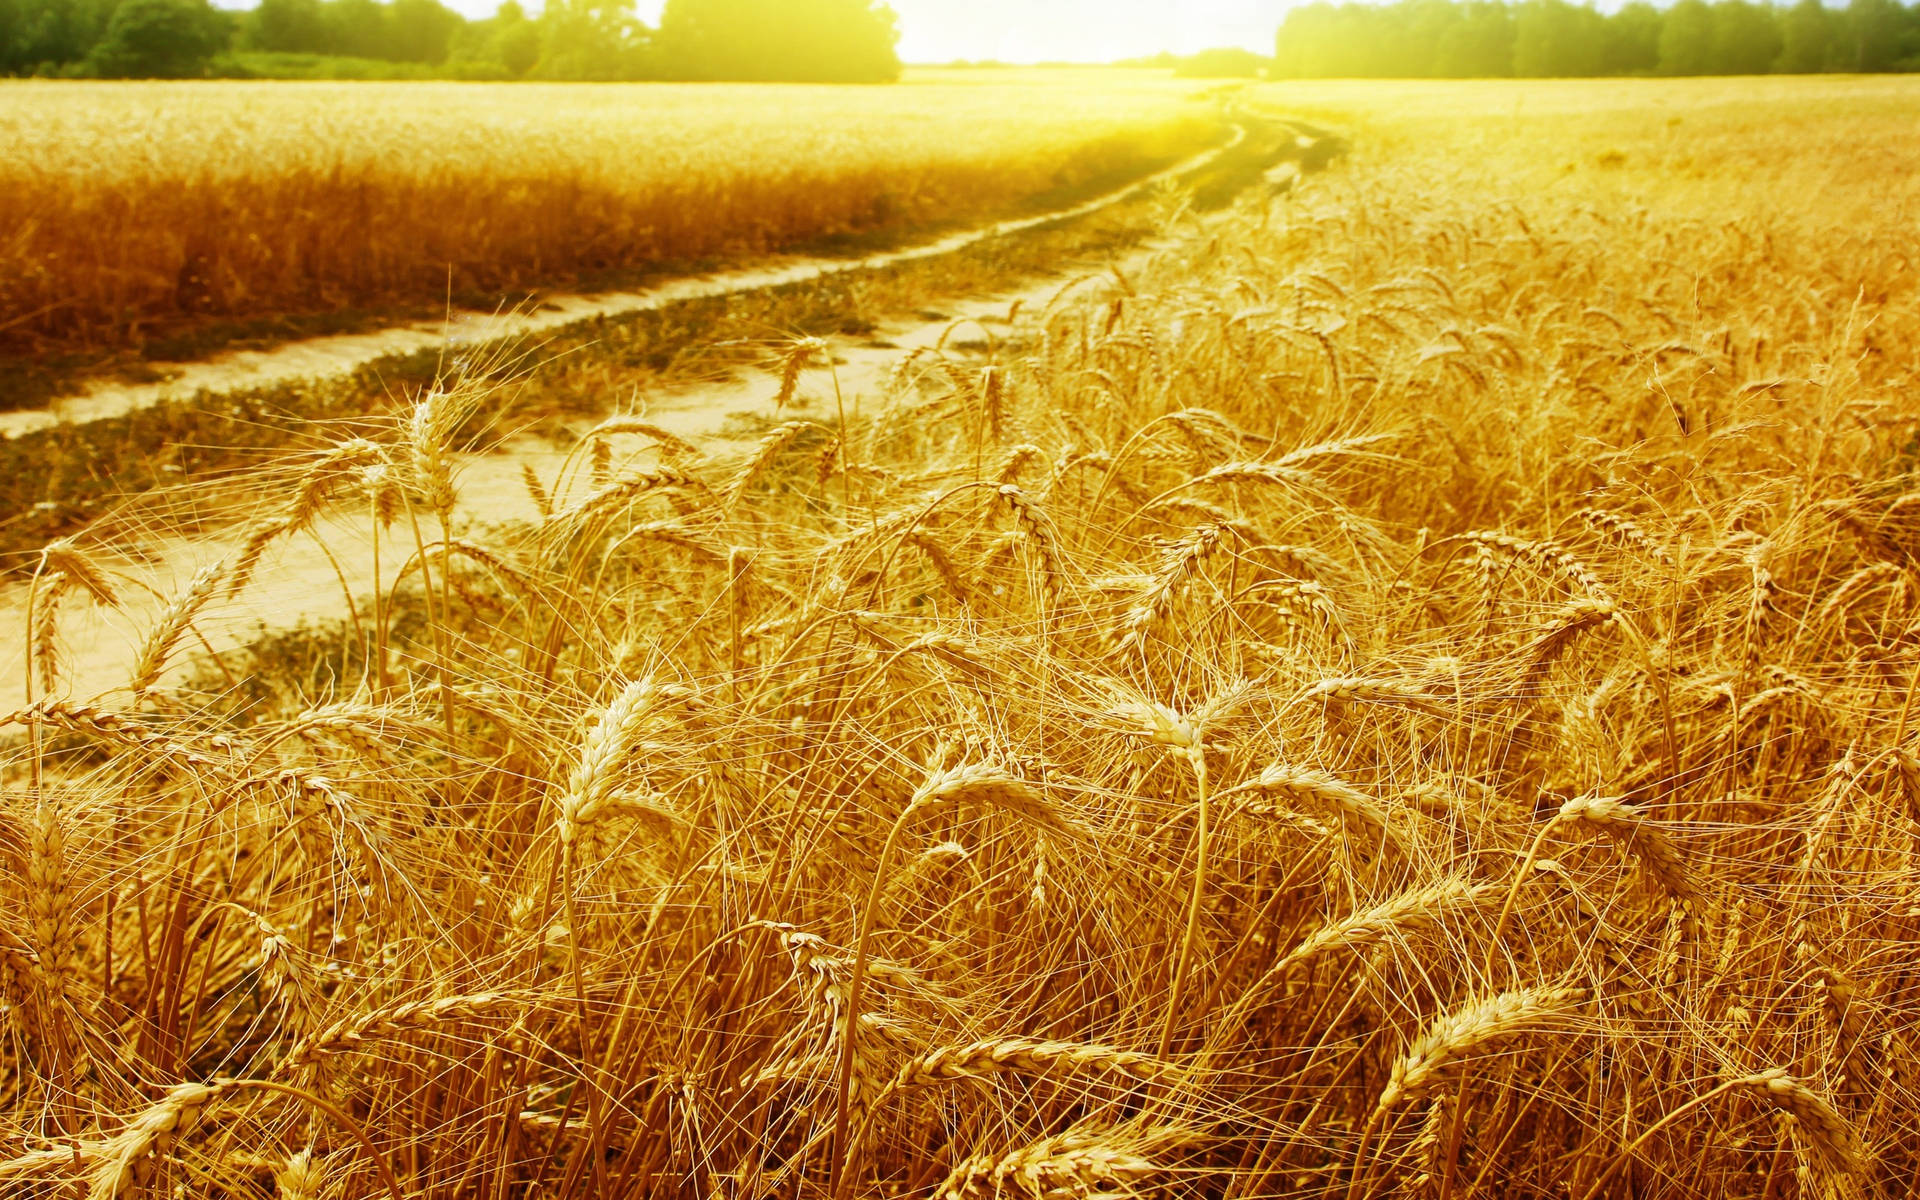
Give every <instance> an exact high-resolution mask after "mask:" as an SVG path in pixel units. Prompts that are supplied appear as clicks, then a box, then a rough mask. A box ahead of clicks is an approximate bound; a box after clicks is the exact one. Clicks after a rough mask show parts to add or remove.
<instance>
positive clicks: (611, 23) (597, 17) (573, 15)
mask: <svg viewBox="0 0 1920 1200" xmlns="http://www.w3.org/2000/svg"><path fill="white" fill-rule="evenodd" d="M647 51H648V39H647V27H646V26H645V25H642V24H641V23H640V22H639V20H637V19H636V18H635V17H634V15H633V0H547V7H546V9H545V11H543V12H542V13H541V14H540V58H539V61H538V62H537V63H536V64H535V65H534V67H533V73H534V74H535V75H538V76H540V77H541V78H543V79H637V78H640V77H641V76H643V75H644V74H646V73H647V72H646V66H647V57H646V56H647Z"/></svg>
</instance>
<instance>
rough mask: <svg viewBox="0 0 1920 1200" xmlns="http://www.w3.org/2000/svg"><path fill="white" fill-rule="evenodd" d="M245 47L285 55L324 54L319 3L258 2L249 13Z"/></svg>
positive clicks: (324, 33) (303, 0) (290, 0)
mask: <svg viewBox="0 0 1920 1200" xmlns="http://www.w3.org/2000/svg"><path fill="white" fill-rule="evenodd" d="M245 36H246V40H247V44H248V45H250V46H252V47H254V48H255V49H257V50H274V51H279V52H282V53H287V54H324V53H326V51H327V15H326V12H325V11H324V10H323V9H322V8H321V5H320V0H260V6H259V7H258V8H256V9H254V10H253V12H252V13H250V14H248V17H247V21H246V26H245Z"/></svg>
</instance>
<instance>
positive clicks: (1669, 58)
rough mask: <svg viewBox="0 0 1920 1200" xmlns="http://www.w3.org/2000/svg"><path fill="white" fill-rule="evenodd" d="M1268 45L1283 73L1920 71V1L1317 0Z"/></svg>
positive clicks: (1295, 13)
mask: <svg viewBox="0 0 1920 1200" xmlns="http://www.w3.org/2000/svg"><path fill="white" fill-rule="evenodd" d="M1274 49H1275V54H1274V60H1273V64H1272V67H1271V73H1272V74H1273V75H1275V76H1277V77H1282V78H1341V77H1345V78H1351V77H1362V78H1392V79H1423V78H1480V77H1504V76H1517V77H1522V78H1526V77H1567V76H1595V75H1764V74H1770V73H1778V74H1809V73H1814V72H1822V71H1867V72H1877V71H1920V0H1916V3H1915V4H1914V5H1913V6H1912V7H1902V6H1901V5H1900V4H1899V3H1897V2H1896V0H1851V2H1850V3H1849V4H1848V5H1847V6H1846V7H1845V8H1828V7H1826V6H1825V5H1823V4H1822V3H1820V0H1799V2H1798V3H1795V4H1793V5H1791V6H1790V7H1789V6H1784V5H1781V6H1776V5H1770V4H1755V3H1750V2H1749V0H1719V2H1718V3H1712V4H1709V3H1707V2H1706V0H1678V2H1677V3H1675V4H1673V5H1672V6H1671V7H1669V8H1665V9H1660V8H1655V7H1654V6H1653V5H1651V4H1647V3H1643V2H1635V3H1630V4H1627V5H1625V6H1623V7H1622V8H1620V9H1618V10H1617V11H1615V12H1612V13H1602V12H1599V11H1597V10H1595V9H1593V8H1589V7H1585V6H1583V5H1577V4H1570V3H1567V2H1566V0H1522V2H1521V3H1512V4H1510V3H1504V2H1502V0H1400V2H1399V3H1395V4H1385V5H1376V4H1353V3H1346V4H1337V5H1336V4H1329V3H1318V4H1312V5H1308V6H1306V7H1304V8H1296V9H1293V10H1292V11H1290V12H1289V13H1288V14H1287V16H1286V19H1285V21H1284V22H1283V23H1282V25H1281V27H1280V33H1279V37H1278V40H1277V41H1276V43H1275V48H1274Z"/></svg>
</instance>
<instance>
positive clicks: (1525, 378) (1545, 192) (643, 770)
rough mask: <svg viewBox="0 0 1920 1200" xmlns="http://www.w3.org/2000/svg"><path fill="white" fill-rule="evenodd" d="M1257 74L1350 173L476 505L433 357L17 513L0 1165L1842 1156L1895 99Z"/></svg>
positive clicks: (1916, 232) (1883, 600)
mask: <svg viewBox="0 0 1920 1200" xmlns="http://www.w3.org/2000/svg"><path fill="white" fill-rule="evenodd" d="M1259 99H1260V102H1261V103H1264V104H1268V105H1271V106H1274V107H1277V108H1283V109H1285V110H1287V111H1292V112H1300V113H1309V114H1311V115H1312V116H1314V117H1315V119H1319V120H1324V121H1328V122H1333V121H1335V120H1336V119H1337V120H1338V121H1339V123H1340V125H1341V127H1342V128H1343V129H1346V130H1348V131H1350V133H1351V136H1352V140H1353V145H1354V151H1353V153H1352V155H1351V156H1350V157H1349V159H1348V160H1347V161H1345V162H1344V163H1342V164H1340V165H1337V166H1336V167H1335V168H1334V169H1333V170H1331V171H1329V172H1327V173H1325V174H1323V175H1319V176H1315V177H1312V178H1310V179H1308V180H1307V181H1305V182H1304V183H1302V184H1301V185H1300V186H1299V187H1298V188H1296V189H1295V191H1294V194H1292V195H1291V196H1288V197H1284V198H1275V197H1268V196H1265V195H1259V196H1249V197H1245V198H1243V200H1242V201H1241V202H1240V204H1239V205H1238V206H1237V207H1235V208H1234V209H1233V210H1231V211H1230V212H1228V213H1227V214H1225V215H1223V216H1220V217H1218V218H1213V219H1206V220H1202V219H1199V218H1188V219H1182V220H1180V221H1179V222H1177V223H1176V224H1175V225H1174V226H1173V227H1172V228H1171V229H1170V230H1169V231H1168V232H1169V237H1170V239H1171V240H1170V242H1169V246H1168V248H1167V249H1164V250H1162V251H1161V252H1159V254H1158V256H1157V257H1156V258H1155V259H1154V261H1153V263H1152V264H1151V266H1150V267H1148V268H1146V269H1141V270H1135V271H1132V272H1128V273H1124V274H1109V275H1108V276H1106V277H1104V279H1100V280H1081V281H1078V282H1076V284H1075V285H1074V286H1073V287H1071V288H1068V289H1064V290H1063V291H1062V293H1061V294H1060V295H1059V296H1058V297H1056V298H1055V299H1054V300H1053V302H1052V303H1050V304H1047V305H1044V306H1031V307H1029V308H1027V309H1024V310H1023V311H1022V312H1020V313H1018V314H1016V318H1017V319H1016V320H1015V322H1014V330H1015V334H1014V336H1012V337H1011V338H1005V339H998V340H996V341H994V342H993V343H992V344H991V348H990V349H986V350H981V351H964V350H962V349H961V348H959V346H958V343H957V340H956V345H955V347H954V348H952V349H947V350H942V351H941V352H938V353H933V354H924V353H923V354H917V355H912V356H903V358H902V359H901V361H900V362H899V363H898V366H897V369H896V370H895V371H894V373H893V375H892V378H891V379H890V380H889V382H888V385H887V387H886V388H885V390H884V394H880V395H871V396H866V397H863V398H862V399H863V401H864V405H863V407H861V408H860V410H859V412H860V414H862V415H859V416H851V415H848V413H847V412H846V410H845V409H844V408H835V407H834V406H833V405H832V403H831V400H829V402H828V403H827V404H826V405H825V406H823V407H817V408H815V409H813V410H809V411H810V412H813V413H815V414H817V415H804V416H796V417H794V419H792V420H789V421H785V422H784V423H779V424H774V425H771V426H769V427H767V428H766V429H765V430H764V431H763V433H762V435H761V436H760V438H759V440H758V441H757V443H756V444H755V446H754V448H753V449H752V450H751V451H749V452H748V453H746V454H744V455H732V456H724V457H721V456H713V455H709V454H708V453H707V452H705V451H704V450H703V448H702V447H700V446H696V445H691V444H688V443H686V442H683V441H681V440H680V439H678V438H676V437H673V436H671V435H669V434H667V433H666V432H665V431H663V430H661V429H659V428H658V427H657V426H654V425H651V424H649V423H647V422H646V421H644V420H642V419H640V418H638V417H636V416H633V415H631V414H624V413H620V412H614V413H613V414H612V415H611V416H610V417H609V419H608V421H607V422H606V423H605V424H603V425H601V426H599V427H598V428H597V429H595V430H594V431H592V432H591V433H590V434H588V435H587V436H586V437H584V438H582V439H580V441H579V442H578V444H577V445H576V446H575V447H574V448H573V453H572V454H571V455H570V456H569V457H568V459H567V460H566V463H565V465H564V466H563V467H562V468H561V469H559V470H558V471H557V472H556V471H553V470H548V471H545V472H539V471H534V472H529V475H528V478H527V481H526V482H527V486H528V489H529V491H530V493H531V494H532V495H533V497H534V498H535V501H536V503H537V505H538V507H539V509H540V511H541V513H542V514H543V515H542V517H541V519H539V520H537V521H525V522H518V523H512V524H488V523H485V522H481V521H478V520H476V519H474V518H473V517H472V516H471V514H470V513H469V510H468V508H467V506H466V504H465V502H464V500H463V495H462V490H461V479H460V474H459V470H458V464H459V462H460V460H459V459H458V458H457V457H456V456H455V455H454V453H453V447H455V446H457V445H463V444H465V441H466V439H467V438H468V437H469V436H471V435H472V434H473V432H474V431H473V430H472V429H471V428H470V421H469V418H470V416H471V415H472V414H473V413H474V412H475V411H477V410H478V409H479V408H480V406H481V405H482V404H483V403H484V402H485V401H487V399H488V389H489V388H491V387H494V386H507V385H505V384H500V383H498V382H497V381H489V380H487V379H484V378H468V379H464V380H460V381H455V382H450V383H449V384H448V385H447V386H446V387H443V388H439V389H435V390H432V391H429V392H425V393H422V394H420V395H418V396H414V397H408V398H406V402H405V403H404V404H403V405H401V406H399V407H398V408H397V409H396V410H395V411H394V412H393V413H392V415H391V420H390V421H389V422H388V424H387V427H386V430H385V432H384V433H382V434H380V435H379V436H368V437H346V436H343V437H342V438H340V439H339V440H338V442H337V444H335V445H334V446H333V447H332V448H330V449H326V450H322V451H315V452H312V453H307V454H304V455H303V456H302V457H300V458H298V459H296V460H294V461H290V462H287V463H284V464H281V465H280V467H279V468H278V469H277V470H276V472H275V473H272V474H270V475H267V476H264V477H263V483H262V485H261V490H262V491H263V492H265V493H266V495H267V498H266V499H265V500H264V501H263V502H262V504H261V507H260V508H259V509H258V511H256V512H254V513H253V514H252V515H251V517H250V519H249V522H248V523H247V524H246V525H245V527H244V528H245V531H246V533H245V537H244V539H243V541H242V542H241V544H240V546H239V548H238V549H237V550H236V551H235V553H234V554H232V555H231V556H229V557H228V558H227V559H226V560H225V561H224V562H222V563H220V564H219V565H217V566H216V567H213V568H209V569H207V570H205V571H203V572H201V573H200V574H198V575H196V576H194V577H192V578H182V579H177V580H160V579H154V578H152V577H151V572H150V571H147V570H146V569H145V568H141V567H138V566H136V565H134V561H133V559H132V558H130V557H129V553H130V552H131V551H133V550H135V549H137V547H133V546H123V545H106V544H99V543H92V542H89V541H88V540H87V539H85V538H81V539H78V540H77V541H72V542H61V543H57V544H55V545H53V546H50V547H48V549H47V551H46V553H45V554H44V555H43V556H42V562H41V565H40V568H39V571H38V573H37V575H36V577H35V584H34V588H33V590H34V600H33V604H34V611H35V614H36V621H35V624H34V635H33V637H32V638H31V639H30V640H31V641H32V643H33V644H32V646H31V647H30V648H29V650H28V661H29V664H30V666H31V668H32V669H31V670H30V671H29V674H30V675H31V681H30V682H29V684H28V686H27V693H26V695H25V696H24V697H23V703H22V704H21V706H20V707H18V708H17V709H16V710H14V711H12V712H11V713H10V714H9V715H7V716H6V717H5V720H6V722H7V723H8V724H9V725H10V726H11V727H12V729H13V732H14V735H15V740H14V742H13V743H12V749H11V751H10V752H9V757H8V759H7V760H6V773H7V791H6V799H5V805H6V807H5V810H4V821H3V822H0V850H3V851H4V853H5V855H6V856H7V859H8V862H9V866H10V867H11V870H10V871H9V873H8V877H7V878H8V883H7V885H6V893H5V908H4V916H3V918H0V937H3V938H4V939H5V947H6V952H5V955H4V959H0V963H3V964H4V969H5V971H6V972H7V974H6V978H5V991H4V995H5V996H6V999H7V1008H6V1017H5V1021H6V1023H5V1027H4V1028H5V1039H4V1056H5V1057H4V1059H0V1063H3V1064H4V1074H3V1075H0V1078H3V1079H4V1080H5V1082H6V1088H5V1091H4V1095H3V1096H0V1113H4V1117H0V1122H3V1123H0V1156H3V1157H0V1182H4V1185H5V1188H4V1190H6V1192H7V1194H8V1195H10V1196H12V1195H20V1196H28V1197H37V1196H47V1197H53V1196H69V1195H80V1194H85V1195H88V1196H90V1197H93V1198H95V1200H105V1198H107V1197H113V1196H121V1195H135V1194H143V1193H142V1189H145V1192H144V1194H152V1195H188V1196H218V1197H228V1196H233V1197H240V1196H246V1197H263V1196H269V1195H277V1196H281V1197H288V1198H295V1197H298V1198H302V1200H310V1198H314V1197H362V1196H369V1197H378V1196H394V1197H449V1198H451V1197H468V1196H473V1197H540V1198H546V1197H586V1196H604V1197H616V1196H643V1195H659V1196H693V1197H700V1198H702V1200H705V1198H708V1197H743V1198H744V1197H761V1196H780V1197H788V1196H797V1197H832V1198H833V1200H845V1198H848V1197H894V1196H927V1197H938V1198H939V1200H974V1198H980V1200H984V1198H987V1197H1008V1198H1012V1197H1022V1198H1026V1200H1055V1198H1078V1197H1093V1196H1114V1195H1120V1196H1141V1197H1147V1196H1154V1197H1160V1196H1168V1197H1172V1196H1180V1197H1221V1198H1227V1197H1232V1198H1236V1200H1242V1198H1253V1197H1280V1196H1288V1197H1294V1196H1309V1197H1326V1198H1345V1200H1358V1198H1363V1197H1364V1198H1369V1200H1371V1198H1375V1197H1388V1196H1433V1197H1456V1198H1458V1197H1469V1196H1499V1197H1540V1198H1545V1197H1556V1198H1563V1197H1571V1198H1572V1200H1590V1198H1596V1200H1597V1198H1600V1197H1620V1198H1625V1197H1635V1198H1640V1200H1644V1198H1647V1197H1660V1198H1663V1200H1665V1198H1673V1200H1679V1198H1692V1197H1700V1198H1705V1197H1723V1196H1727V1197H1750V1198H1752V1200H1763V1198H1782V1200H1784V1198H1788V1197H1861V1198H1865V1197H1876V1196H1885V1197H1894V1196H1901V1195H1906V1194H1909V1189H1910V1186H1911V1180H1912V1179H1913V1178H1914V1177H1915V1174H1916V1171H1920V1134H1917V1133H1916V1130H1917V1129H1920V1123H1917V1122H1916V1115H1917V1114H1920V1091H1916V1087H1917V1086H1920V1079H1916V1074H1917V1073H1920V1045H1916V1038H1920V1026H1917V1025H1916V1018H1920V991H1917V990H1916V987H1917V986H1920V977H1917V976H1916V970H1917V969H1920V959H1917V958H1916V952H1917V951H1920V874H1916V871H1917V870H1920V862H1917V861H1916V856H1920V745H1917V744H1916V743H1917V740H1920V729H1916V728H1915V713H1914V711H1913V709H1914V698H1915V694H1916V688H1917V687H1920V656H1917V655H1916V652H1915V647H1916V645H1917V644H1920V643H1917V642H1916V632H1917V631H1920V576H1917V575H1916V558H1917V557H1920V499H1916V497H1917V496H1920V489H1917V488H1916V479H1915V471H1916V465H1917V464H1916V455H1920V439H1917V438H1916V432H1915V428H1916V427H1915V416H1916V410H1915V402H1914V400H1913V396H1914V391H1913V388H1914V382H1915V381H1914V378H1913V371H1914V363H1915V361H1916V349H1917V348H1920V304H1917V303H1916V301H1920V295H1916V290H1917V289H1916V281H1915V277H1914V266H1913V264H1914V263H1916V262H1920V220H1916V217H1920V211H1916V209H1917V207H1920V204H1917V202H1920V134H1917V133H1916V131H1915V129H1914V128H1913V126H1912V123H1911V121H1910V120H1908V119H1907V116H1906V114H1907V113H1909V112H1910V111H1911V106H1912V103H1913V101H1914V100H1915V99H1916V96H1915V95H1914V93H1913V90H1912V89H1911V88H1910V87H1907V86H1906V85H1902V84H1882V83H1868V82H1861V81H1846V80H1839V81H1835V80H1822V81H1818V82H1817V83H1805V82H1801V81H1790V80H1789V81H1779V82H1768V83H1766V84H1764V85H1763V84H1759V83H1755V82H1753V81H1743V82H1740V83H1721V82H1709V81H1701V82H1692V81H1688V82H1675V83H1657V84H1656V83H1646V84H1631V85H1613V84H1606V85H1592V84H1585V85H1578V86H1574V85H1564V86H1562V85H1552V84H1514V85H1504V84H1502V85H1492V84H1489V85H1430V86H1421V87H1412V86H1398V87H1379V88H1358V87H1355V88H1344V87H1341V86H1338V85H1329V86H1314V87H1307V86H1304V85H1303V86H1298V87H1295V86H1291V85H1290V86H1288V87H1284V88H1282V87H1273V88H1269V89H1265V90H1263V92H1262V94H1261V96H1260V97H1259ZM1810 198H1817V202H1810ZM811 353H812V348H811V347H809V346H807V345H804V344H802V345H798V346H796V347H794V348H793V350H792V361H793V362H794V363H799V362H802V361H804V360H805V358H806V356H808V355H809V354H811ZM793 375H794V372H791V371H790V372H788V373H787V378H789V379H791V378H792V377H793ZM775 386H777V381H775V380H769V383H768V387H769V389H772V388H773V387H775ZM347 530H351V531H354V532H355V534H356V537H359V536H363V535H364V534H365V533H366V532H367V531H369V530H373V531H377V538H376V540H375V543H374V544H375V546H376V547H377V549H376V551H375V552H376V553H378V554H381V555H383V556H384V558H383V561H384V563H385V564H386V566H385V568H384V570H385V572H386V573H385V575H383V576H382V578H384V579H386V580H389V581H390V582H389V583H388V584H387V586H384V587H381V588H377V589H375V590H374V592H373V593H372V594H370V595H365V596H358V597H350V598H347V599H350V600H351V601H352V602H353V605H352V613H351V617H350V619H346V620H343V621H342V623H341V625H340V627H339V629H338V630H336V631H334V632H333V633H332V634H330V635H328V636H325V637H316V638H310V639H307V640H305V641H300V642H297V643H296V644H294V646H293V647H292V648H291V649H289V648H287V647H285V646H282V647H281V648H280V649H279V650H277V651H273V652H271V653H266V652H263V653H262V655H261V656H260V657H258V658H257V659H255V660H251V661H249V662H246V663H242V662H239V661H234V662H222V663H210V662H206V661H202V662H200V663H199V664H198V665H193V664H192V663H191V662H190V660H191V659H192V658H193V647H194V645H195V641H194V636H193V631H194V629H195V626H196V623H198V622H203V621H208V620H213V619H217V617H218V614H220V613H221V612H222V611H223V610H224V609H226V608H229V607H231V606H233V605H235V604H238V603H241V602H243V601H244V599H245V597H246V595H247V594H248V593H249V592H250V591H253V590H257V589H261V588H269V587H271V583H272V580H271V573H272V571H273V564H274V561H275V559H274V555H275V553H276V548H277V547H278V546H279V545H281V544H282V543H283V542H284V540H286V539H290V538H295V537H306V536H318V537H320V538H322V539H328V538H334V539H340V538H341V536H342V531H347ZM143 582H144V583H146V584H148V585H150V586H159V587H161V588H162V589H163V590H165V591H167V592H169V593H170V594H171V595H172V596H173V599H172V602H171V604H170V605H169V607H168V609H167V612H166V614H165V616H164V617H163V618H162V619H160V620H159V621H158V622H156V624H155V626H154V628H153V629H152V631H151V633H150V635H149V636H148V638H147V641H146V643H145V646H144V649H143V652H142V654H141V656H140V663H139V665H138V666H137V667H136V669H135V670H134V671H133V672H132V673H131V678H130V679H129V680H128V682H127V686H126V687H124V688H122V689H118V690H116V691H114V692H112V693H108V694H105V695H101V696H73V695H69V694H67V693H66V692H65V691H64V690H63V684H62V678H61V675H60V671H59V661H60V655H61V653H62V648H63V640H62V639H63V634H62V623H63V621H65V622H71V621H72V620H73V619H74V617H75V615H76V614H77V613H79V612H80V611H81V610H82V609H83V608H84V607H85V606H88V605H99V604H112V603H115V602H116V601H117V600H118V599H119V598H120V596H121V595H122V594H124V593H127V592H128V591H129V590H130V589H132V588H136V587H139V586H141V584H142V583H143ZM269 669H272V670H273V671H274V672H277V673H274V674H261V675H259V677H258V678H254V679H251V680H250V679H248V678H246V676H247V675H248V673H249V672H256V673H258V672H267V671H269ZM327 679H331V680H334V681H336V683H335V685H334V686H333V688H332V690H330V691H329V690H325V689H324V688H323V687H322V686H320V685H318V684H316V683H314V682H312V681H316V680H327ZM302 681H307V682H305V683H303V682H302ZM243 699H245V703H242V700H243ZM169 1189H174V1190H169Z"/></svg>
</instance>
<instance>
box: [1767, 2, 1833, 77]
mask: <svg viewBox="0 0 1920 1200" xmlns="http://www.w3.org/2000/svg"><path fill="white" fill-rule="evenodd" d="M1832 50H1833V20H1832V18H1831V17H1830V16H1829V15H1828V13H1827V6H1826V5H1824V4H1822V3H1820V0H1800V3H1798V4H1796V5H1794V6H1793V7H1792V8H1790V9H1788V10H1787V11H1786V13H1785V14H1784V15H1783V16H1782V17H1781V18H1780V57H1779V58H1778V59H1777V60H1775V62H1774V67H1773V69H1774V70H1776V71H1780V72H1783V73H1785V74H1789V75H1808V74H1812V73H1814V72H1816V71H1824V70H1826V69H1827V57H1828V55H1829V54H1831V53H1832Z"/></svg>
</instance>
